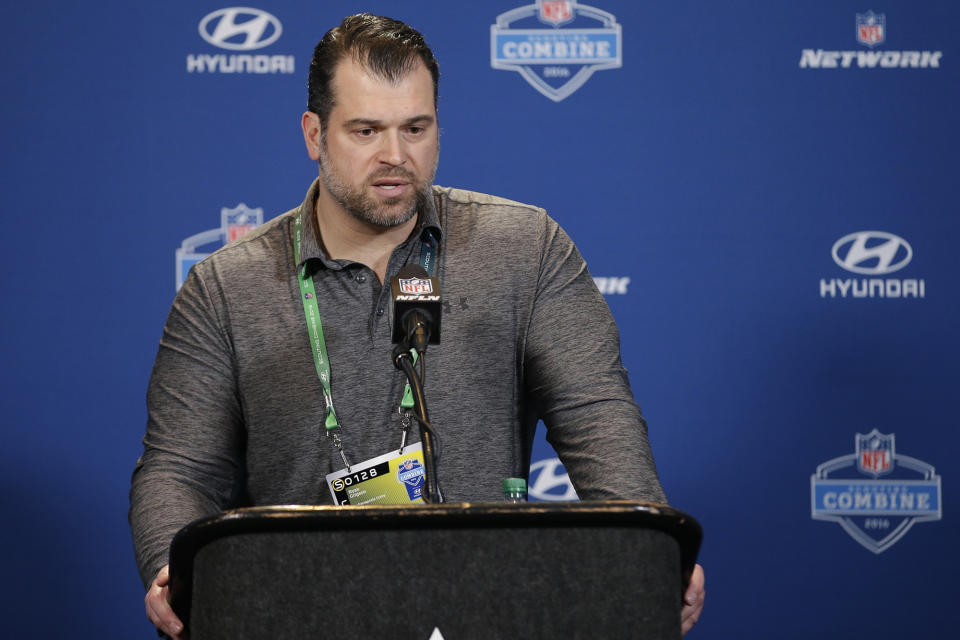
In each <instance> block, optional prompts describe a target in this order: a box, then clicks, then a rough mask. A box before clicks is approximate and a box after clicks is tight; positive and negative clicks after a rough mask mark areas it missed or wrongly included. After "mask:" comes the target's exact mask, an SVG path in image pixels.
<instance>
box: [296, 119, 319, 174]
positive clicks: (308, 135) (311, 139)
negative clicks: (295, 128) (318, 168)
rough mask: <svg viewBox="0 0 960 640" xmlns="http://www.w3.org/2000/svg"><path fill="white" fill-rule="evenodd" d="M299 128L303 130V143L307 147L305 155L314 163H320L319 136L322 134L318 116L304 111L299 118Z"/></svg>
mask: <svg viewBox="0 0 960 640" xmlns="http://www.w3.org/2000/svg"><path fill="white" fill-rule="evenodd" d="M300 127H301V128H302V129H303V142H304V143H305V144H306V145H307V155H308V156H310V159H311V160H313V161H314V162H319V161H320V135H321V134H322V133H323V124H322V123H321V122H320V116H318V115H317V114H315V113H314V112H312V111H304V112H303V117H301V118H300Z"/></svg>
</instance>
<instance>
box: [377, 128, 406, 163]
mask: <svg viewBox="0 0 960 640" xmlns="http://www.w3.org/2000/svg"><path fill="white" fill-rule="evenodd" d="M382 140H383V142H382V145H383V146H382V147H381V149H380V162H383V163H384V164H389V165H393V166H399V165H401V164H403V163H404V162H406V159H407V155H406V148H405V146H404V142H403V139H402V138H401V136H400V132H399V131H387V132H386V135H384V136H383V138H382Z"/></svg>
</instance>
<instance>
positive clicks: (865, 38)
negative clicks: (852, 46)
mask: <svg viewBox="0 0 960 640" xmlns="http://www.w3.org/2000/svg"><path fill="white" fill-rule="evenodd" d="M886 32H887V16H886V14H883V13H879V14H878V13H874V12H873V11H867V12H866V13H858V14H857V42H859V43H860V44H864V45H867V46H868V47H875V46H877V45H878V44H880V43H882V42H883V41H884V39H885V38H886V35H887V34H886Z"/></svg>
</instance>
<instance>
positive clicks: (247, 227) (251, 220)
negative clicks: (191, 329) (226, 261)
mask: <svg viewBox="0 0 960 640" xmlns="http://www.w3.org/2000/svg"><path fill="white" fill-rule="evenodd" d="M261 224H263V209H262V208H260V207H258V208H256V209H250V208H249V207H247V205H245V204H243V203H242V202H241V203H240V204H238V205H237V206H236V207H234V208H233V209H228V208H227V207H223V208H222V209H220V226H219V227H218V228H216V229H209V230H207V231H202V232H200V233H195V234H193V235H192V236H190V237H189V238H186V239H185V240H184V241H183V242H182V243H181V244H180V248H179V249H177V258H176V260H177V290H178V291H179V290H180V287H181V286H182V285H183V281H184V279H186V277H187V274H188V273H189V272H190V267H192V266H193V265H195V264H196V263H198V262H200V261H201V260H203V259H204V258H206V257H207V256H208V255H210V254H211V253H213V251H214V250H216V249H219V248H220V246H223V245H225V244H228V243H230V242H233V241H234V240H236V239H237V238H239V237H240V236H243V235H246V234H247V233H248V232H250V231H252V230H253V229H254V228H256V227H258V226H260V225H261ZM206 245H211V247H210V248H209V250H208V251H205V252H204V251H202V249H203V247H205V246H206Z"/></svg>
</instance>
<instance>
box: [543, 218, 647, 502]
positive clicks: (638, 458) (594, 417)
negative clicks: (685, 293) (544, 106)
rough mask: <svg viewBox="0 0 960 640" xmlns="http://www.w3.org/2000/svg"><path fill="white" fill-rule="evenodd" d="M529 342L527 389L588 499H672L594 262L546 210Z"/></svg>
mask: <svg viewBox="0 0 960 640" xmlns="http://www.w3.org/2000/svg"><path fill="white" fill-rule="evenodd" d="M539 223H540V233H539V237H540V247H539V249H540V269H539V274H538V282H537V293H536V298H535V300H534V306H533V310H532V313H531V317H530V325H529V328H528V331H527V338H526V343H525V345H524V377H525V387H526V389H527V393H528V394H529V396H530V397H531V398H532V399H533V401H534V402H535V405H536V407H537V409H538V411H539V414H540V417H541V419H542V420H543V422H544V424H545V425H546V427H547V440H548V441H549V442H550V444H551V445H553V447H554V449H555V450H556V451H557V454H558V455H559V456H560V460H561V462H563V464H564V466H565V467H566V469H567V473H568V474H569V476H570V480H571V482H572V483H573V486H574V488H575V489H576V490H577V494H578V495H579V496H580V498H582V499H597V500H600V499H616V498H620V499H630V500H641V501H651V502H659V503H665V502H666V497H665V496H664V493H663V489H662V488H661V486H660V481H659V479H658V478H657V471H656V467H655V465H654V461H653V455H652V453H651V451H650V444H649V442H648V439H647V425H646V422H645V421H644V419H643V416H642V414H641V412H640V408H639V407H638V406H637V404H636V402H635V401H634V398H633V393H632V391H631V389H630V382H629V379H628V377H627V371H626V369H624V367H623V364H622V362H621V359H620V337H619V333H618V331H617V327H616V323H615V322H614V319H613V316H612V314H611V313H610V310H609V308H608V307H607V304H606V302H605V301H604V299H603V296H602V295H601V294H600V292H599V291H598V289H597V287H596V285H595V284H594V282H593V278H592V277H591V276H590V273H589V271H588V270H587V265H586V262H585V261H584V259H583V257H582V256H581V255H580V252H579V251H578V250H577V248H576V246H574V244H573V242H572V241H571V240H570V238H569V236H567V234H566V233H565V232H564V231H563V229H561V228H560V227H559V225H557V223H556V222H554V221H553V220H552V219H551V218H549V217H548V216H547V215H546V214H545V213H543V214H542V215H541V218H540V221H539Z"/></svg>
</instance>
